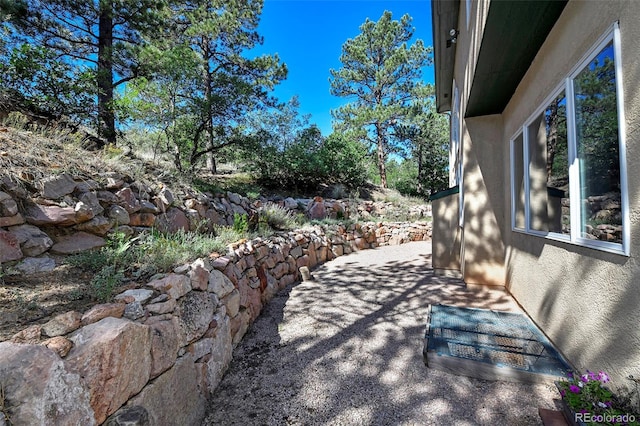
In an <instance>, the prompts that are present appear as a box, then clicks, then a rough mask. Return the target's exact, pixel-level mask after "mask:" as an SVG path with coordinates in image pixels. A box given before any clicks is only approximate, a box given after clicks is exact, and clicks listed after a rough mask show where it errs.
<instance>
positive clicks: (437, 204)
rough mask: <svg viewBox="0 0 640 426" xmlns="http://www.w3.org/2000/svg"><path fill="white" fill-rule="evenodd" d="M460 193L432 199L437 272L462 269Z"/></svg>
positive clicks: (434, 265)
mask: <svg viewBox="0 0 640 426" xmlns="http://www.w3.org/2000/svg"><path fill="white" fill-rule="evenodd" d="M459 200H460V198H459V194H458V192H455V193H453V194H450V195H447V196H445V197H442V198H438V199H436V200H433V201H432V204H431V205H432V209H433V241H434V242H433V247H432V251H433V253H432V255H433V268H434V269H435V270H436V273H445V272H446V271H455V270H457V271H460V239H461V234H462V230H461V229H460V225H459V223H460V221H459V205H460V204H459Z"/></svg>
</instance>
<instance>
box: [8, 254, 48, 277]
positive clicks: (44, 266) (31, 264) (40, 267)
mask: <svg viewBox="0 0 640 426" xmlns="http://www.w3.org/2000/svg"><path fill="white" fill-rule="evenodd" d="M55 268H56V261H55V260H53V259H51V258H50V257H27V258H25V259H23V260H22V262H20V263H19V264H17V265H16V266H15V267H14V269H15V270H16V271H18V272H20V273H22V274H25V275H32V274H39V273H41V272H51V271H53V270H54V269H55Z"/></svg>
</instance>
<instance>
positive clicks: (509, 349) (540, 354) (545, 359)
mask: <svg viewBox="0 0 640 426" xmlns="http://www.w3.org/2000/svg"><path fill="white" fill-rule="evenodd" d="M424 354H425V361H427V363H428V362H429V361H428V360H427V357H428V356H431V357H434V356H437V357H449V358H451V359H452V360H455V359H459V360H469V361H474V362H479V363H483V365H487V364H489V365H493V366H496V367H498V368H505V369H514V370H515V371H519V372H526V373H532V374H543V375H550V376H557V377H564V376H565V374H566V372H567V371H568V370H570V367H569V365H568V363H567V362H566V361H565V360H564V359H563V358H562V356H561V355H560V354H559V353H558V351H557V350H556V349H555V348H554V347H553V345H552V344H551V342H550V341H549V340H548V339H547V338H546V336H545V335H544V334H543V333H542V332H541V331H540V330H539V329H538V328H537V327H536V326H535V324H534V323H533V322H532V321H531V320H530V319H529V318H528V317H526V316H525V315H523V314H516V313H510V312H500V311H492V310H488V309H475V308H460V307H455V306H447V305H432V306H431V307H430V315H429V323H428V326H427V334H426V336H425V349H424ZM432 359H434V358H432ZM448 365H451V363H449V364H448ZM474 365H475V364H474Z"/></svg>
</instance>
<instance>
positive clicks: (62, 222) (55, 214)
mask: <svg viewBox="0 0 640 426" xmlns="http://www.w3.org/2000/svg"><path fill="white" fill-rule="evenodd" d="M26 219H27V222H28V223H30V224H32V225H36V226H40V225H44V226H71V225H75V224H76V223H77V221H76V211H75V208H74V207H58V206H41V205H40V204H36V205H33V206H31V208H29V210H28V211H27V214H26Z"/></svg>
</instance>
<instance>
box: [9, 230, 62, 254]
mask: <svg viewBox="0 0 640 426" xmlns="http://www.w3.org/2000/svg"><path fill="white" fill-rule="evenodd" d="M9 231H11V233H12V234H14V235H15V236H16V237H17V238H18V242H19V243H20V248H21V249H22V253H23V254H24V255H25V256H39V255H41V254H42V253H44V252H45V251H47V250H49V249H50V248H51V247H52V246H53V241H52V240H51V238H49V236H48V235H47V234H46V233H45V232H44V231H42V230H41V229H40V228H38V227H37V226H33V225H20V226H12V227H11V228H9Z"/></svg>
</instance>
